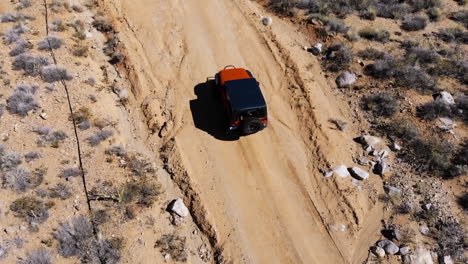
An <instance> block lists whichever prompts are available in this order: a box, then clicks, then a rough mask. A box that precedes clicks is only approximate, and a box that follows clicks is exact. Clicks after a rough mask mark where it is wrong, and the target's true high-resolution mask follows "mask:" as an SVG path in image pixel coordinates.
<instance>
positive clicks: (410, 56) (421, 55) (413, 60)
mask: <svg viewBox="0 0 468 264" xmlns="http://www.w3.org/2000/svg"><path fill="white" fill-rule="evenodd" d="M405 59H406V61H407V62H408V63H410V64H412V65H415V64H417V63H420V64H427V63H436V62H437V61H438V60H439V59H440V55H439V54H438V53H437V52H436V51H434V50H431V49H424V48H411V49H408V50H407V52H406V58H405Z"/></svg>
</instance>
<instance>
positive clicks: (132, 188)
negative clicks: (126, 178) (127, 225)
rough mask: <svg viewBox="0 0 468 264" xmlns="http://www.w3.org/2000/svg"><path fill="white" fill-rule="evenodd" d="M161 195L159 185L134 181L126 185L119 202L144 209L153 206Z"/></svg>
mask: <svg viewBox="0 0 468 264" xmlns="http://www.w3.org/2000/svg"><path fill="white" fill-rule="evenodd" d="M161 193H162V187H161V185H160V184H158V183H155V182H150V181H135V182H129V183H126V184H125V185H124V186H123V187H122V189H121V191H120V198H119V200H120V201H121V202H122V203H134V202H136V203H137V204H139V205H143V206H145V207H150V206H151V205H153V203H154V201H156V200H157V198H158V196H159V195H160V194H161Z"/></svg>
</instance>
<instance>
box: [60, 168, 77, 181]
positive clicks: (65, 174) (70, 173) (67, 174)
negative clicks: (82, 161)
mask: <svg viewBox="0 0 468 264" xmlns="http://www.w3.org/2000/svg"><path fill="white" fill-rule="evenodd" d="M81 174H82V172H81V169H80V168H78V167H71V168H66V169H64V170H62V173H61V175H60V177H62V178H65V179H66V180H67V181H68V179H69V178H74V177H78V176H81Z"/></svg>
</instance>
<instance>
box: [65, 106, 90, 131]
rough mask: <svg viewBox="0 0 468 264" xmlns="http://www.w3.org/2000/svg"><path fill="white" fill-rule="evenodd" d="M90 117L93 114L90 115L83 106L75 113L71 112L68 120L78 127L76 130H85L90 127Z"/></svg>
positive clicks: (87, 109)
mask: <svg viewBox="0 0 468 264" xmlns="http://www.w3.org/2000/svg"><path fill="white" fill-rule="evenodd" d="M92 117H93V114H92V113H91V110H89V108H87V107H84V106H83V107H80V108H79V109H78V110H77V111H75V112H73V115H70V117H69V120H70V121H72V120H74V121H75V123H76V124H77V125H78V128H80V129H82V130H86V129H88V128H90V126H91V124H90V122H89V120H90V119H92Z"/></svg>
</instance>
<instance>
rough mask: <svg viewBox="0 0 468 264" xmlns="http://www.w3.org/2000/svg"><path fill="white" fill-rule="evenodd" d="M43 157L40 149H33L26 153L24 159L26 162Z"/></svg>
mask: <svg viewBox="0 0 468 264" xmlns="http://www.w3.org/2000/svg"><path fill="white" fill-rule="evenodd" d="M41 157H42V156H41V153H39V152H38V151H31V152H28V153H26V154H25V155H24V160H25V161H26V162H31V161H33V160H37V159H40V158H41Z"/></svg>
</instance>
